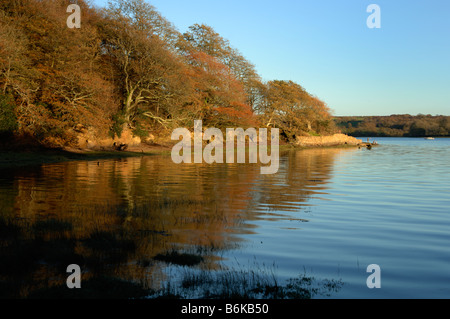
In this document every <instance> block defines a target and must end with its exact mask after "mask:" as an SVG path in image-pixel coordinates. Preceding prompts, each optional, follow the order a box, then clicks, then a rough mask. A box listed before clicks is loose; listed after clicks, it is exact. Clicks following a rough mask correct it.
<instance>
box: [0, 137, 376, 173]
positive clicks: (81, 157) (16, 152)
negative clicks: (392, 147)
mask: <svg viewBox="0 0 450 319" xmlns="http://www.w3.org/2000/svg"><path fill="white" fill-rule="evenodd" d="M365 144H367V143H363V142H362V140H359V139H356V138H354V137H351V136H347V135H344V134H335V135H331V136H308V137H299V138H297V142H296V143H292V144H288V143H280V146H279V149H280V151H286V150H295V149H308V148H328V147H332V148H333V147H358V146H359V147H361V146H366V145H365ZM172 146H173V145H171V144H167V143H166V144H146V143H141V144H139V145H134V146H130V147H128V148H127V149H126V151H117V150H113V149H111V150H105V149H87V148H86V149H80V148H63V149H46V148H30V149H9V150H6V151H1V150H0V169H6V168H14V167H22V166H30V165H41V164H51V163H60V162H68V161H95V160H103V159H114V158H126V157H140V156H152V155H170V154H171V151H172Z"/></svg>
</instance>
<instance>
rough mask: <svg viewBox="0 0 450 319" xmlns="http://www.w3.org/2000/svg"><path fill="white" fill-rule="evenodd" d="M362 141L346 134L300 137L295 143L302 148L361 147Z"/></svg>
mask: <svg viewBox="0 0 450 319" xmlns="http://www.w3.org/2000/svg"><path fill="white" fill-rule="evenodd" d="M360 144H362V140H359V139H357V138H355V137H352V136H348V135H345V134H334V135H329V136H299V137H297V141H296V142H295V143H294V145H295V146H300V147H325V146H341V145H354V146H357V145H360Z"/></svg>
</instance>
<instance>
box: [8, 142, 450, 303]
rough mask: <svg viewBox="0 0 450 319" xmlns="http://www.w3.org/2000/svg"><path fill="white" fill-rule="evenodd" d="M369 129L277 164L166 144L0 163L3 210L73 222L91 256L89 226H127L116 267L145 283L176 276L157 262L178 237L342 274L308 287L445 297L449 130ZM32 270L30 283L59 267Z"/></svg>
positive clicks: (200, 250)
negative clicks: (182, 155) (181, 152)
mask: <svg viewBox="0 0 450 319" xmlns="http://www.w3.org/2000/svg"><path fill="white" fill-rule="evenodd" d="M377 141H378V142H379V143H380V144H381V145H380V146H379V147H376V148H374V149H372V150H367V149H358V148H350V149H348V148H345V149H344V148H336V149H332V148H327V149H310V150H298V151H289V152H284V153H282V154H281V158H280V169H279V171H278V173H277V174H275V175H261V174H260V169H259V167H258V165H251V164H214V165H207V164H205V165H198V164H181V165H176V164H173V163H172V162H171V160H170V157H168V156H145V157H142V158H126V159H114V160H102V161H92V162H86V161H74V162H66V163H59V164H48V165H42V166H39V167H27V168H20V169H14V170H5V171H3V172H2V175H1V177H0V209H1V216H2V218H4V219H5V218H6V219H9V220H15V221H17V222H20V223H22V225H35V224H36V223H37V222H42V221H46V220H47V221H48V220H67V221H70V222H71V223H72V225H73V226H72V228H71V231H72V232H73V234H75V237H76V238H78V239H79V242H81V243H82V244H79V243H78V244H75V246H74V247H73V251H74V253H76V255H77V256H80V255H81V256H84V259H83V260H84V261H83V262H86V264H87V265H90V267H91V269H96V268H95V267H93V266H92V262H91V264H89V262H90V260H91V259H89V258H90V257H86V256H92V255H93V252H95V247H93V245H92V238H93V236H94V235H95V234H98V233H99V232H103V233H105V232H118V231H119V230H120V232H121V233H123V232H125V233H126V236H128V237H127V238H131V237H132V240H133V250H132V253H129V254H124V255H120V256H116V255H114V256H115V258H116V259H114V262H118V263H120V267H116V268H114V273H115V274H116V275H119V276H121V277H122V278H126V279H129V280H134V281H137V282H140V283H145V284H146V285H148V286H154V285H157V284H158V283H161V282H164V280H168V279H170V278H171V277H176V276H177V269H178V270H179V269H180V267H177V266H173V265H172V266H170V265H167V264H165V263H161V262H154V261H152V260H153V258H154V257H155V256H157V255H158V254H163V253H164V252H167V251H173V250H177V251H185V252H191V253H196V254H201V255H202V256H203V257H204V262H203V263H202V264H201V265H199V266H198V267H200V268H201V269H209V270H211V269H226V268H227V267H228V268H233V267H236V265H238V267H255V265H259V266H256V269H257V268H258V267H260V266H261V265H272V266H271V267H274V268H275V274H276V275H277V276H278V277H279V278H280V280H287V279H289V278H293V277H296V276H298V275H299V274H303V273H306V274H308V275H311V276H314V277H315V278H327V279H340V280H342V282H343V283H344V285H343V286H342V288H341V289H339V291H337V292H336V293H333V294H332V295H331V296H330V297H328V296H317V298H450V287H449V285H450V182H449V181H450V155H449V150H450V139H436V140H433V141H429V140H424V139H412V138H411V139H410V138H378V139H377ZM24 227H25V226H24ZM33 229H36V227H34V228H33ZM93 234H94V235H93ZM11 236H12V235H11ZM30 236H31V235H30ZM55 236H56V235H55ZM58 236H61V234H60V235H58ZM58 236H56V237H55V238H56V239H58V238H59V237H58ZM130 236H131V237H130ZM47 237H48V236H47ZM94 237H95V236H94ZM30 238H31V237H30ZM32 238H35V237H32ZM0 239H1V238H0ZM47 239H48V238H47ZM89 240H91V241H89ZM119 257H120V258H119ZM102 258H103V257H102ZM105 258H106V257H105ZM68 259H70V258H68ZM108 260H109V259H108ZM109 261H111V260H109ZM370 264H378V265H379V266H380V267H381V272H382V274H381V282H382V286H381V289H369V288H367V286H366V279H367V277H368V275H369V274H368V273H367V272H366V268H367V266H368V265H370ZM44 268H45V267H44ZM99 269H100V270H98V271H101V272H108V271H112V270H110V269H106V268H105V267H101V268H99ZM32 272H33V280H34V282H35V281H36V279H35V277H37V276H40V278H41V277H43V278H45V277H46V276H49V277H50V276H54V272H53V273H52V272H51V271H49V270H48V269H47V270H43V267H41V268H34V269H33V270H32ZM0 274H1V269H0ZM4 274H6V275H8V276H13V275H11V274H9V272H8V270H5V273H4ZM27 274H28V273H27ZM21 276H23V274H21ZM45 280H47V282H48V280H49V279H48V278H47V279H45ZM45 280H41V281H45ZM24 289H25V288H24ZM27 289H31V288H27ZM25 290H26V289H25Z"/></svg>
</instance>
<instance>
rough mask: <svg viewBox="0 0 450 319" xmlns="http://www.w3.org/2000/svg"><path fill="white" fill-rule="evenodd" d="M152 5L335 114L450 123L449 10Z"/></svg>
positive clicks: (262, 3)
mask: <svg viewBox="0 0 450 319" xmlns="http://www.w3.org/2000/svg"><path fill="white" fill-rule="evenodd" d="M92 2H93V3H94V4H96V5H100V6H103V5H105V4H106V3H107V1H106V0H92ZM149 3H151V4H152V5H154V6H155V7H156V8H157V10H158V11H160V12H161V13H162V15H163V16H164V17H166V18H167V19H168V20H169V21H171V22H172V23H174V25H175V26H176V27H177V28H178V29H179V30H180V31H181V32H185V31H186V30H187V28H188V27H189V26H190V25H193V24H194V23H205V24H208V25H210V26H212V27H213V28H214V29H215V30H216V31H217V32H218V33H219V34H220V35H222V36H223V37H224V38H226V39H229V40H230V42H231V44H232V46H234V47H235V48H237V49H238V50H240V51H241V52H242V53H243V54H244V56H245V57H246V58H248V59H249V60H250V61H251V62H253V63H254V64H255V65H256V68H257V70H258V72H259V73H260V75H261V76H262V77H263V79H264V80H273V79H276V80H293V81H296V82H298V83H300V84H301V85H302V86H304V87H305V88H306V90H308V91H309V92H311V93H312V94H314V95H316V96H318V97H319V98H320V99H322V100H324V101H325V102H326V103H327V104H328V105H329V106H330V107H331V108H332V109H333V110H334V111H335V114H336V115H389V114H404V113H409V114H417V113H424V114H428V113H430V114H444V115H450V113H449V110H450V109H449V108H448V105H447V104H446V103H447V102H448V101H449V100H450V93H449V91H448V90H447V84H448V83H450V57H449V55H448V52H450V42H449V41H448V32H449V30H450V19H448V12H449V10H450V2H448V1H445V0H432V1H407V0H398V1H387V0H377V1H375V2H370V1H333V0H321V1H305V0H303V1H298V0H296V1H294V0H282V1H277V2H274V1H268V0H258V1H256V0H246V1H242V0H239V1H238V0H229V1H223V0H220V1H219V0H191V1H185V0H152V1H149ZM371 3H376V4H378V5H379V6H380V8H381V29H368V28H367V26H366V20H367V18H368V16H369V13H367V12H366V9H367V6H368V5H369V4H371Z"/></svg>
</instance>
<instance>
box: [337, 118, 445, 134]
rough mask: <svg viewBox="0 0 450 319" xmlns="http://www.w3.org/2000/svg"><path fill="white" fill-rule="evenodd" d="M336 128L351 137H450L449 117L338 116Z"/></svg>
mask: <svg viewBox="0 0 450 319" xmlns="http://www.w3.org/2000/svg"><path fill="white" fill-rule="evenodd" d="M334 120H335V123H336V126H337V127H338V128H339V129H340V130H341V132H342V133H344V134H348V135H351V136H362V137H364V136H380V137H383V136H387V137H391V136H392V137H403V136H404V137H425V136H436V137H442V136H450V116H443V115H437V116H432V115H423V114H419V115H416V116H413V115H409V114H402V115H391V116H339V117H335V119H334Z"/></svg>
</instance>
